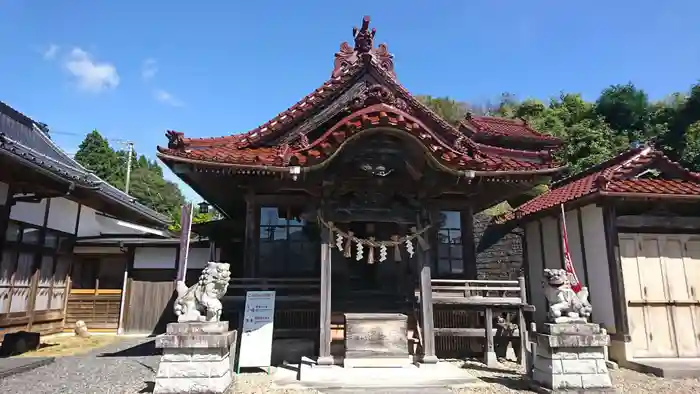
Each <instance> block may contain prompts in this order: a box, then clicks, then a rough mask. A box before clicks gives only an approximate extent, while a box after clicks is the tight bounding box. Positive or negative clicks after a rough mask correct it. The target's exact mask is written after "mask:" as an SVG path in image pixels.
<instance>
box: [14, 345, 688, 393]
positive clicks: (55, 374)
mask: <svg viewBox="0 0 700 394" xmlns="http://www.w3.org/2000/svg"><path fill="white" fill-rule="evenodd" d="M159 360H160V356H158V355H155V351H154V349H153V341H152V340H150V339H143V338H124V339H122V340H120V341H119V342H117V343H114V344H110V345H108V346H106V347H104V348H102V349H98V350H95V351H93V352H91V353H88V354H85V355H80V356H71V357H60V358H56V361H55V362H54V363H53V364H49V365H47V366H44V367H40V368H37V369H34V370H32V371H29V372H24V373H21V374H18V375H14V376H10V377H8V378H5V379H1V380H0V393H31V394H56V393H70V394H92V393H99V394H127V393H128V394H135V393H150V392H151V391H152V390H153V380H154V375H155V371H156V369H157V368H158V362H159ZM460 363H462V362H460ZM463 364H465V367H466V368H468V369H469V371H470V372H471V373H472V374H473V375H474V376H475V377H477V378H479V379H480V380H481V382H483V384H478V385H470V386H468V387H464V388H459V389H456V388H455V389H451V390H447V389H423V390H421V391H420V392H421V393H424V394H438V393H447V392H450V391H451V392H452V393H477V394H478V393H481V394H486V393H493V394H501V393H502V394H507V393H520V392H530V391H529V390H528V388H527V385H526V384H525V382H523V380H522V379H521V378H520V376H521V375H520V372H521V371H520V369H519V365H518V364H515V363H510V362H506V363H504V364H503V369H500V370H492V369H487V368H485V367H484V366H483V365H482V364H480V363H479V362H476V361H467V362H466V363H463ZM611 376H612V379H613V383H614V384H615V387H616V388H617V389H618V392H620V393H630V394H632V393H634V394H645V393H655V394H662V393H674V394H684V393H698V394H700V379H675V380H671V379H663V378H658V377H655V376H651V375H645V374H640V373H637V372H634V371H630V370H626V369H617V370H612V371H611ZM233 392H234V393H236V394H263V393H265V394H285V393H286V394H319V391H316V390H309V389H300V388H298V389H292V388H284V389H282V388H276V387H273V385H272V382H271V379H270V377H269V376H268V375H267V374H265V373H246V374H241V375H239V376H238V377H237V381H236V384H235V388H234V390H233ZM350 392H351V391H347V390H331V391H328V390H323V391H322V393H320V394H323V393H327V394H332V393H337V394H340V393H350ZM352 392H358V391H357V390H353V391H352ZM362 392H365V393H375V394H380V393H386V394H398V393H404V394H409V393H407V392H406V390H405V389H404V390H386V389H380V390H362Z"/></svg>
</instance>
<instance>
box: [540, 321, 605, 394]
mask: <svg viewBox="0 0 700 394" xmlns="http://www.w3.org/2000/svg"><path fill="white" fill-rule="evenodd" d="M534 341H535V343H536V344H537V345H536V346H537V349H536V353H535V355H534V362H533V370H532V380H533V381H534V382H535V383H536V384H538V385H540V386H541V387H544V388H547V389H550V390H552V391H555V392H557V391H558V392H586V393H588V392H608V391H609V392H613V390H612V382H611V381H610V374H609V373H608V367H607V365H606V363H605V348H606V347H607V346H608V344H609V342H610V337H609V336H608V335H607V333H606V332H605V330H602V329H601V328H600V326H599V325H598V324H592V323H557V324H545V325H544V333H535V338H534Z"/></svg>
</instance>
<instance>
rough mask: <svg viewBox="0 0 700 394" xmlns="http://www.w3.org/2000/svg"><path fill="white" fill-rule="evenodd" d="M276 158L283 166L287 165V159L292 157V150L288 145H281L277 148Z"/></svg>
mask: <svg viewBox="0 0 700 394" xmlns="http://www.w3.org/2000/svg"><path fill="white" fill-rule="evenodd" d="M277 156H279V157H280V158H281V159H282V163H283V164H284V165H287V164H289V159H290V158H291V157H292V149H291V148H290V147H289V144H282V145H280V146H278V147H277Z"/></svg>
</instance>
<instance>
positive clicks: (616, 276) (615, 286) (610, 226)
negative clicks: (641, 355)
mask: <svg viewBox="0 0 700 394" xmlns="http://www.w3.org/2000/svg"><path fill="white" fill-rule="evenodd" d="M615 216H616V215H615V206H614V205H613V204H611V203H607V204H605V205H604V206H603V227H604V229H605V242H606V252H607V253H606V255H607V260H608V261H607V263H608V270H609V271H608V274H609V275H610V287H611V290H612V299H613V311H614V313H615V333H616V334H619V335H630V327H629V320H628V319H627V301H626V297H625V284H624V282H623V278H622V262H621V261H620V245H619V241H618V236H617V226H616V224H615ZM606 328H607V327H606Z"/></svg>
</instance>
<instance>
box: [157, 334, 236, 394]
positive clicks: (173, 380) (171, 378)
mask: <svg viewBox="0 0 700 394" xmlns="http://www.w3.org/2000/svg"><path fill="white" fill-rule="evenodd" d="M156 347H157V348H160V349H163V356H162V357H161V359H160V365H159V366H158V373H157V374H156V383H155V388H154V390H153V393H154V394H165V393H212V394H213V393H225V392H226V391H227V390H228V389H229V388H230V387H231V384H232V383H233V365H234V360H235V354H236V331H229V329H228V322H212V323H199V322H188V323H170V324H168V327H167V330H166V334H165V335H162V336H159V337H157V338H156Z"/></svg>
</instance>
